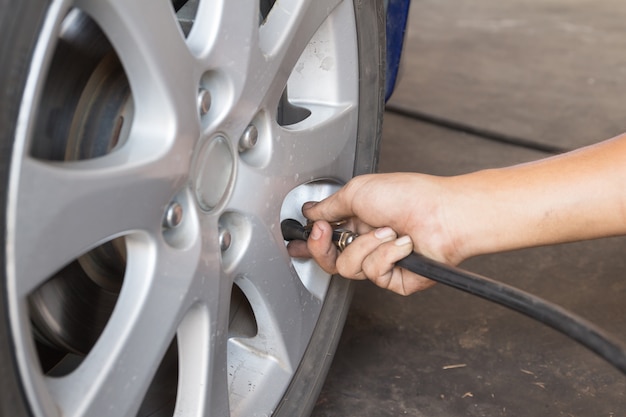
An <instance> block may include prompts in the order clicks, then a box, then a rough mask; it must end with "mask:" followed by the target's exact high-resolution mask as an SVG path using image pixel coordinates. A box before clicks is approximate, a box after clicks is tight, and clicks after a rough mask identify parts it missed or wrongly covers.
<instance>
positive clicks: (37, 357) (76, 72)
mask: <svg viewBox="0 0 626 417" xmlns="http://www.w3.org/2000/svg"><path fill="white" fill-rule="evenodd" d="M382 3H383V2H382V1H365V2H363V1H357V0H355V1H354V2H352V1H341V0H284V1H283V0H281V1H276V0H259V1H258V2H257V3H254V2H250V1H241V0H238V1H234V0H188V1H184V0H173V1H167V0H133V1H129V0H58V1H45V0H20V1H10V0H0V62H2V67H1V68H0V184H1V185H0V187H1V189H2V193H1V196H0V213H1V214H2V221H1V222H0V228H1V229H2V230H1V231H2V234H3V236H5V239H4V240H3V247H2V250H1V251H0V262H1V263H2V265H4V268H3V270H2V274H1V275H0V291H1V292H0V297H1V298H0V414H1V415H6V416H9V415H10V416H15V417H26V416H34V417H44V416H46V417H61V416H64V417H79V416H83V417H95V416H97V417H107V416H110V417H119V416H172V415H176V416H201V415H202V416H205V415H206V416H227V415H232V416H264V415H282V416H298V415H301V416H305V415H308V414H309V413H310V411H311V409H312V407H313V405H314V403H315V400H316V397H317V394H318V393H319V390H320V388H321V384H322V382H323V380H324V377H325V375H326V372H327V369H328V367H329V366H330V360H331V358H332V354H333V352H334V349H335V347H336V343H337V341H338V338H339V336H340V333H341V328H342V326H343V322H344V320H345V314H346V312H347V308H348V305H349V300H350V295H351V291H350V285H349V283H348V282H347V281H345V280H342V279H341V278H337V277H334V278H333V277H329V276H328V275H327V274H325V273H324V272H323V271H322V270H320V269H319V268H318V267H317V266H316V265H315V264H314V263H313V262H312V261H310V260H292V259H290V258H289V256H288V254H287V251H286V249H285V243H284V241H283V239H282V236H281V232H280V222H281V220H283V219H285V218H288V217H295V218H298V219H300V220H304V219H303V218H302V215H301V214H300V207H301V205H302V204H303V203H304V202H306V201H308V200H317V199H321V198H323V197H325V196H327V195H329V194H331V193H332V192H334V191H335V190H336V189H337V188H338V187H339V186H340V184H342V183H345V182H346V181H347V180H349V178H350V177H352V176H353V175H355V174H361V173H367V172H372V171H373V170H374V167H375V165H376V159H377V154H378V140H379V137H380V129H381V120H382V110H383V101H382V100H383V95H384V91H383V85H384V83H383V79H382V78H383V74H382V70H381V68H383V64H384V62H383V57H384V10H383V6H382Z"/></svg>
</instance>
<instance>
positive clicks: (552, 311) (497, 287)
mask: <svg viewBox="0 0 626 417" xmlns="http://www.w3.org/2000/svg"><path fill="white" fill-rule="evenodd" d="M281 230H282V232H283V237H284V238H285V240H287V241H290V240H307V239H308V237H309V230H307V229H305V228H304V227H303V226H302V225H301V224H300V223H299V222H298V221H296V220H293V219H287V220H284V221H283V222H282V223H281ZM343 233H349V234H351V235H353V236H356V235H354V234H353V233H352V232H349V231H343ZM335 234H337V238H335ZM340 234H341V232H340V231H335V232H334V233H333V239H335V243H336V241H337V240H338V239H339V235H340ZM396 266H400V267H402V268H405V269H408V270H409V271H411V272H414V273H416V274H419V275H422V276H424V277H426V278H429V279H432V280H433V281H437V282H439V283H442V284H445V285H448V286H450V287H453V288H456V289H458V290H461V291H465V292H467V293H470V294H473V295H476V296H478V297H481V298H484V299H485V300H489V301H492V302H494V303H496V304H500V305H502V306H504V307H507V308H510V309H511V310H515V311H517V312H519V313H522V314H524V315H526V316H528V317H531V318H533V319H535V320H537V321H539V322H541V323H543V324H545V325H547V326H550V327H552V328H553V329H555V330H558V331H559V332H561V333H563V334H564V335H566V336H568V337H570V338H571V339H573V340H575V341H577V342H579V343H580V344H582V345H583V346H585V347H587V348H588V349H590V350H591V351H592V352H595V353H596V354H597V355H599V356H600V357H601V358H603V359H605V360H606V361H607V362H609V363H610V364H611V365H613V366H614V367H616V368H617V369H619V370H620V371H621V372H622V373H623V374H626V347H625V346H624V344H622V343H621V342H619V341H618V340H616V339H615V338H614V337H613V336H611V335H610V334H608V333H606V332H605V331H603V330H602V329H600V328H598V327H597V326H595V325H594V324H593V323H590V322H588V321H587V320H585V319H583V318H582V317H579V316H577V315H575V314H573V313H571V312H569V311H567V310H565V309H564V308H562V307H559V306H557V305H556V304H553V303H550V302H548V301H546V300H544V299H542V298H540V297H537V296H535V295H532V294H530V293H527V292H525V291H522V290H520V289H518V288H515V287H513V286H510V285H507V284H503V283H501V282H498V281H496V280H493V279H490V278H487V277H484V276H482V275H478V274H475V273H473V272H468V271H465V270H462V269H460V268H455V267H453V266H450V265H447V264H444V263H441V262H437V261H435V260H432V259H430V258H427V257H425V256H423V255H420V254H418V253H415V252H414V253H412V254H411V255H409V256H407V257H406V258H404V259H402V260H400V261H399V262H397V263H396Z"/></svg>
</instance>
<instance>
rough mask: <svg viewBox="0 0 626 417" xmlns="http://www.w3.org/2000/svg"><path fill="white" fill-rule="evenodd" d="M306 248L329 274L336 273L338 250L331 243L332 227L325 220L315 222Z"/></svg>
mask: <svg viewBox="0 0 626 417" xmlns="http://www.w3.org/2000/svg"><path fill="white" fill-rule="evenodd" d="M307 248H308V251H309V253H310V254H311V256H312V257H313V259H315V262H317V263H318V264H319V266H321V267H322V269H323V270H324V271H326V272H328V273H329V274H336V273H337V267H336V261H337V255H338V251H337V248H336V247H335V244H334V243H333V228H332V227H331V226H330V224H328V223H327V222H325V221H319V222H315V224H313V228H312V229H311V234H310V235H309V240H308V241H307Z"/></svg>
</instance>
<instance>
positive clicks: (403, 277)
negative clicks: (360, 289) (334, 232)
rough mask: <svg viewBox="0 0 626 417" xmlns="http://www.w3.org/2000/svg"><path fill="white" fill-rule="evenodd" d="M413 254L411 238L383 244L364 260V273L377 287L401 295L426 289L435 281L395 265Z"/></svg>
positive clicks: (406, 237)
mask: <svg viewBox="0 0 626 417" xmlns="http://www.w3.org/2000/svg"><path fill="white" fill-rule="evenodd" d="M412 252H413V243H412V241H411V238H410V237H409V236H403V237H401V238H399V239H396V240H394V241H391V242H387V243H384V244H381V245H380V246H379V247H378V248H376V250H375V251H373V252H372V253H371V254H369V255H368V256H367V258H365V259H364V260H363V272H364V274H365V275H366V276H367V277H368V278H369V279H370V280H371V281H373V282H374V283H375V284H376V285H378V286H379V287H382V288H386V289H388V290H391V291H393V292H395V293H398V294H401V295H409V294H412V293H414V292H416V291H420V290H423V289H426V288H428V287H430V286H432V285H433V284H434V282H433V281H431V280H429V279H427V278H424V277H422V276H420V275H417V274H414V273H412V272H410V271H408V270H406V269H403V268H400V267H397V266H396V265H395V264H396V262H398V261H399V260H401V259H403V258H405V257H406V256H408V255H410V254H411V253H412Z"/></svg>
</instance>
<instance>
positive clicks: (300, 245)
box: [287, 240, 311, 258]
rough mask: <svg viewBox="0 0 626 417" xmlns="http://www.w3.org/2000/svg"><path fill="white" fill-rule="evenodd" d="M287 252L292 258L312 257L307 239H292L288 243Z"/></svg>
mask: <svg viewBox="0 0 626 417" xmlns="http://www.w3.org/2000/svg"><path fill="white" fill-rule="evenodd" d="M287 253H289V256H291V257H292V258H311V252H310V251H309V248H308V246H307V244H306V242H305V241H303V240H292V241H291V242H289V243H288V244H287Z"/></svg>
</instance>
